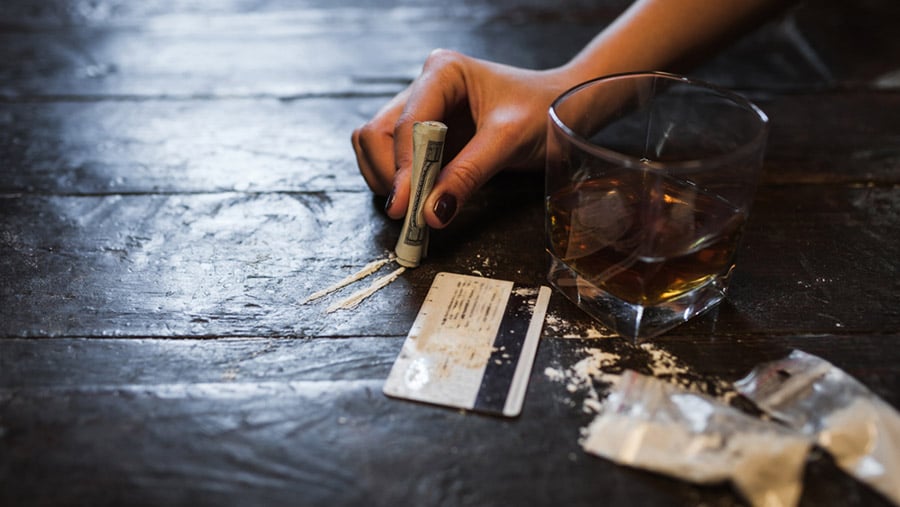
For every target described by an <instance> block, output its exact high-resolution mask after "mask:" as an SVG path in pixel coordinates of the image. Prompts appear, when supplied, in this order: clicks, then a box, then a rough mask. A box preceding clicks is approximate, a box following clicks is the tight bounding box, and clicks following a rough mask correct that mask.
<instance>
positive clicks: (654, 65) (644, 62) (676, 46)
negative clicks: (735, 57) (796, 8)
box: [561, 0, 789, 82]
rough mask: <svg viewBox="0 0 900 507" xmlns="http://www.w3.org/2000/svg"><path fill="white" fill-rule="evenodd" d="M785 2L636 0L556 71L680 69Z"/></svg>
mask: <svg viewBox="0 0 900 507" xmlns="http://www.w3.org/2000/svg"><path fill="white" fill-rule="evenodd" d="M788 3H789V2H788V1H786V0H727V1H720V0H637V1H636V2H635V3H634V4H633V5H632V6H631V7H629V8H628V9H627V10H626V11H625V12H624V13H623V14H622V15H621V16H619V18H618V19H616V21H615V22H613V23H612V24H611V25H610V26H609V27H607V28H606V29H605V30H603V32H601V33H600V34H599V35H598V36H597V37H595V38H594V40H592V41H591V42H590V43H589V44H588V45H587V46H585V48H584V49H583V50H582V51H581V52H579V53H578V54H577V55H576V56H575V57H574V58H573V59H572V60H571V61H570V62H569V63H568V64H566V65H565V66H563V67H562V69H561V70H563V71H564V72H565V73H567V74H569V75H570V76H571V79H572V81H573V82H581V81H584V80H587V79H591V78H593V77H597V76H600V75H605V74H612V73H617V72H626V71H637V70H669V71H683V70H684V69H685V68H686V67H687V66H688V65H690V64H692V63H696V62H697V61H699V60H701V59H703V58H704V57H706V56H707V55H709V54H710V53H711V52H713V51H714V50H715V49H716V48H717V47H718V46H721V45H723V44H725V43H728V42H729V41H731V40H732V39H734V38H736V37H737V36H739V35H741V34H743V33H745V32H746V31H747V30H749V29H751V28H753V27H755V26H756V25H758V24H759V23H761V22H762V21H764V20H765V19H767V18H768V17H770V16H771V15H773V14H774V13H775V12H777V11H778V10H780V9H781V8H783V7H784V6H785V5H787V4H788Z"/></svg>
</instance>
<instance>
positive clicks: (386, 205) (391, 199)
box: [384, 188, 396, 212]
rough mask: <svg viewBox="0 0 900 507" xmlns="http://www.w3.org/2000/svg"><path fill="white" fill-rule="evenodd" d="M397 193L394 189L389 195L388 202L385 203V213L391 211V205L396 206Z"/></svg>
mask: <svg viewBox="0 0 900 507" xmlns="http://www.w3.org/2000/svg"><path fill="white" fill-rule="evenodd" d="M395 191H396V189H394V188H392V189H391V193H390V194H388V197H387V201H385V203H384V211H385V212H387V210H389V209H391V204H394V194H395Z"/></svg>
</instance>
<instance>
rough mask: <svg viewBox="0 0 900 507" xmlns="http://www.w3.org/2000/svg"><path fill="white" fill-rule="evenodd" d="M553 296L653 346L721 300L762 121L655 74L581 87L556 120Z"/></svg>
mask: <svg viewBox="0 0 900 507" xmlns="http://www.w3.org/2000/svg"><path fill="white" fill-rule="evenodd" d="M549 114H550V121H549V123H548V125H549V126H548V134H547V171H546V194H545V205H546V240H547V251H548V252H549V254H550V271H549V274H548V280H549V281H550V283H551V284H552V285H553V286H554V287H555V288H556V289H558V290H559V291H560V292H562V293H563V294H565V295H566V296H567V297H568V298H569V299H571V300H572V301H573V302H574V303H575V304H576V305H578V306H579V307H580V308H582V309H583V310H584V311H586V312H587V313H588V314H590V315H591V316H593V317H594V318H596V319H597V320H598V321H600V322H601V323H603V324H604V325H606V326H607V327H609V328H610V329H612V330H613V331H615V332H616V333H617V334H619V335H620V336H624V337H628V338H631V339H634V340H642V339H646V338H651V337H654V336H657V335H659V334H661V333H664V332H665V331H668V330H670V329H671V328H673V327H675V326H677V325H678V324H680V323H682V322H685V321H687V320H688V319H690V318H692V317H693V316H695V315H699V314H701V313H703V312H705V311H706V310H708V309H710V308H712V307H714V306H715V305H716V304H718V303H719V302H720V301H721V300H722V299H723V298H724V297H725V292H726V289H727V287H728V280H729V277H730V276H731V273H732V270H733V269H734V265H735V252H736V250H737V248H738V244H739V242H740V239H741V233H742V231H743V229H744V224H745V223H746V221H747V217H748V215H749V213H750V206H751V204H752V201H753V196H754V193H755V191H756V186H757V182H758V180H759V176H760V172H761V167H762V158H763V154H764V152H765V143H766V136H767V133H768V118H767V117H766V115H765V113H763V112H762V110H760V109H759V108H758V107H757V106H755V105H754V104H752V103H751V102H749V101H748V100H747V99H745V98H743V97H741V96H740V95H737V94H735V93H732V92H730V91H728V90H724V89H722V88H719V87H716V86H713V85H710V84H706V83H703V82H699V81H695V80H691V79H688V78H686V77H683V76H677V75H673V74H666V73H660V72H643V73H630V74H618V75H613V76H607V77H602V78H598V79H595V80H592V81H588V82H586V83H583V84H581V85H579V86H576V87H575V88H573V89H571V90H569V91H568V92H566V93H564V94H563V95H561V96H560V97H559V98H558V99H557V100H556V101H555V102H554V103H553V105H552V106H551V107H550V111H549Z"/></svg>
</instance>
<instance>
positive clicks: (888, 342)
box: [0, 0, 900, 506]
mask: <svg viewBox="0 0 900 507" xmlns="http://www.w3.org/2000/svg"><path fill="white" fill-rule="evenodd" d="M627 3H628V2H625V1H623V0H616V1H605V2H597V1H594V0H567V1H565V2H558V3H556V4H554V5H553V6H548V5H547V4H546V2H543V1H539V0H503V1H500V2H493V1H492V2H487V1H481V0H471V1H468V2H464V3H452V2H451V3H449V4H447V5H437V4H435V3H434V2H428V1H424V0H404V1H399V0H398V1H392V0H381V1H378V2H372V1H363V0H351V1H347V2H337V3H336V2H330V1H327V0H306V1H304V0H297V1H292V0H262V1H256V2H246V1H243V0H228V1H224V2H214V3H202V2H128V1H120V0H100V1H93V2H83V1H78V0H44V1H41V2H33V1H30V0H9V1H4V2H2V3H0V505H123V504H128V505H186V504H192V505H221V504H240V505H359V504H374V505H410V504H412V505H422V504H424V505H434V504H441V505H545V504H554V505H555V504H559V505H564V504H568V505H596V504H597V503H598V502H600V503H603V504H608V505H635V504H641V505H697V504H707V505H721V506H724V505H741V500H740V499H739V498H737V497H736V496H735V495H734V493H733V492H732V491H731V490H730V489H729V488H727V487H724V486H712V487H698V486H692V485H689V484H686V483H683V482H680V481H676V480H672V479H669V478H665V477H662V476H658V475H654V474H650V473H646V472H641V471H637V470H632V469H628V468H624V467H619V466H616V465H614V464H612V463H610V462H607V461H604V460H601V459H597V458H593V457H591V456H588V455H586V454H584V453H583V451H582V450H581V448H580V446H579V444H578V438H579V436H580V429H581V428H582V427H583V426H584V425H586V424H587V423H588V422H589V421H590V419H591V414H589V413H587V412H585V411H584V410H583V408H582V402H583V401H584V397H585V396H586V393H585V392H584V391H583V390H580V389H574V390H573V389H570V388H568V387H567V386H566V385H565V383H564V382H563V383H561V382H559V381H557V380H555V379H554V378H552V377H551V376H549V375H547V374H546V373H545V370H546V369H548V368H549V369H552V370H565V369H567V368H571V367H572V366H573V365H575V364H576V363H577V362H578V361H579V360H581V359H582V358H584V357H585V356H586V354H588V353H589V351H590V350H592V349H598V348H599V349H601V350H604V351H609V352H614V353H616V354H618V356H619V357H620V359H619V361H618V363H617V364H615V365H611V366H609V369H610V371H609V372H610V373H616V372H620V371H621V370H622V369H624V368H630V369H635V370H638V371H642V372H644V373H648V374H650V373H653V372H652V369H651V363H652V358H651V357H649V354H648V352H647V350H646V349H644V348H641V347H639V346H636V345H634V344H631V343H629V342H626V341H623V340H619V339H614V338H604V339H597V338H593V339H592V338H587V336H592V335H596V334H598V325H596V324H594V323H593V322H592V321H591V320H590V319H588V318H587V317H586V316H585V315H584V314H583V313H582V312H580V311H579V310H578V309H577V308H576V307H574V306H573V305H572V304H570V303H568V302H567V301H566V300H564V299H563V298H562V297H559V296H558V295H557V296H554V297H553V298H552V300H551V304H550V308H549V315H550V317H551V318H550V319H548V321H547V323H546V325H545V328H544V332H543V339H542V342H541V345H540V347H539V350H538V357H537V363H536V366H535V369H534V371H533V373H532V376H531V380H530V384H529V393H528V397H527V398H526V402H525V408H524V412H523V414H522V416H521V417H520V418H518V419H516V420H511V421H508V420H499V419H495V418H487V417H481V416H477V415H472V414H466V413H461V412H458V411H453V410H446V409H441V408H436V407H429V406H425V405H420V404H412V403H403V402H398V401H394V400H390V399H387V398H385V397H384V396H383V395H382V394H381V392H380V390H381V385H382V383H383V381H384V379H385V378H386V376H387V373H388V371H389V369H390V366H391V364H392V362H393V359H394V358H395V356H396V354H397V353H398V351H399V350H400V346H401V345H402V341H403V338H404V337H405V335H406V332H407V331H408V329H409V327H410V325H411V323H412V321H413V319H414V318H415V314H416V312H417V310H418V307H419V305H420V304H421V301H422V298H423V297H424V295H425V293H426V292H427V290H428V287H429V285H430V283H431V280H432V278H433V277H434V275H435V274H436V273H437V272H440V271H452V272H459V273H471V274H482V275H485V276H491V277H497V278H505V279H510V280H515V281H516V282H519V283H524V284H539V283H543V278H544V275H545V271H546V259H545V253H544V251H543V248H544V247H543V240H542V239H541V238H542V235H543V222H542V220H543V215H542V213H543V209H542V187H543V182H542V177H541V175H539V174H533V175H503V176H500V177H498V178H497V179H496V180H495V181H493V182H491V183H490V184H488V185H487V186H486V187H485V188H484V189H483V190H482V191H481V192H480V193H479V194H478V195H476V196H475V197H474V198H473V199H472V200H471V202H470V203H468V205H467V207H466V208H464V209H463V210H462V211H461V214H460V216H459V217H458V219H457V221H456V222H455V223H454V224H453V225H452V226H451V227H450V228H448V229H447V230H444V231H436V232H435V233H434V234H433V237H432V251H431V255H430V256H429V258H428V262H427V263H426V264H425V265H423V266H422V267H420V268H418V269H416V270H413V271H408V272H407V273H405V274H404V275H403V276H402V277H401V278H400V279H399V280H398V281H397V282H395V283H394V284H392V285H390V286H388V287H387V288H385V289H384V290H382V291H381V292H379V293H377V294H376V295H375V296H373V297H372V298H370V299H369V300H367V301H365V302H363V303H362V304H361V306H360V307H359V308H358V309H356V310H354V311H349V312H335V313H330V314H329V313H325V312H324V309H325V308H326V307H327V306H328V304H329V303H331V302H333V301H335V300H336V299H337V298H339V297H341V296H342V295H346V294H347V293H348V292H349V291H346V290H345V291H344V292H342V293H340V294H338V295H335V296H332V297H330V298H328V299H326V300H324V301H319V302H315V303H312V304H309V305H300V304H299V303H300V301H301V300H302V299H303V298H304V297H305V296H306V295H307V294H309V293H311V292H312V291H314V290H316V289H319V288H321V287H323V286H324V285H327V284H330V283H331V282H334V281H336V280H337V279H338V278H341V277H342V276H343V275H344V274H347V273H349V272H351V271H353V270H355V269H357V268H359V267H360V266H362V265H363V264H365V263H366V262H368V261H369V260H371V259H372V258H375V257H379V256H383V255H385V254H386V253H387V252H388V251H390V250H391V249H392V248H393V244H394V242H395V241H396V237H397V234H398V233H399V224H398V223H397V222H394V221H392V220H389V219H387V218H386V217H385V216H384V214H383V213H382V212H381V211H380V210H381V208H382V206H383V200H381V199H379V198H373V197H372V196H371V194H370V193H369V192H368V190H367V189H366V187H365V185H364V182H363V181H362V179H361V178H360V177H359V176H358V174H357V170H356V167H355V162H354V159H353V154H352V151H351V149H350V144H349V134H350V131H351V130H352V128H354V127H355V126H357V125H359V124H360V123H362V122H363V121H365V120H366V119H368V118H369V117H371V116H372V115H373V114H374V113H375V111H377V110H378V108H379V107H381V105H382V104H383V103H384V102H385V101H386V100H387V99H388V98H389V97H390V96H392V95H393V94H394V93H396V92H397V91H399V90H401V89H402V88H403V87H404V86H406V84H407V83H408V82H409V80H411V79H412V78H413V77H414V76H415V75H416V73H417V71H418V69H419V67H420V65H421V62H422V61H423V60H424V58H425V57H426V55H427V54H428V52H429V51H430V50H431V49H432V48H434V47H449V48H453V49H458V50H461V51H464V52H466V53H468V54H472V55H474V56H479V57H484V58H489V59H492V60H498V61H502V62H504V63H509V64H514V65H521V66H526V67H533V68H546V67H549V66H553V65H557V64H559V63H561V62H564V61H565V60H566V59H567V58H568V57H569V56H570V55H571V54H572V53H573V52H575V51H577V50H578V49H579V48H580V47H581V45H582V44H583V43H584V42H585V41H587V40H589V39H590V37H591V36H593V35H594V34H595V33H596V32H597V31H598V30H600V29H601V28H602V27H603V26H605V25H606V24H608V23H609V22H610V21H611V20H612V19H614V17H615V16H616V15H617V14H618V13H619V12H621V10H622V9H623V8H624V7H625V6H626V5H627ZM898 16H900V3H897V2H893V1H891V0H866V1H864V2H854V3H853V4H852V5H849V4H848V3H846V2H840V1H837V0H833V1H832V0H829V1H817V2H808V3H800V4H799V5H798V6H796V7H793V8H791V9H790V10H789V11H788V12H787V13H786V14H785V15H784V16H782V17H780V18H778V19H775V20H773V21H772V22H770V23H768V24H767V25H765V26H763V27H760V28H759V29H757V30H755V31H753V32H752V33H750V34H748V35H747V36H746V37H745V38H743V39H741V40H739V41H738V42H736V43H735V44H734V45H733V46H731V47H729V48H725V49H724V50H723V52H722V53H721V54H720V55H719V56H717V57H715V58H713V59H712V60H711V61H709V62H708V63H706V64H705V65H703V66H701V67H699V68H697V69H694V70H693V71H692V75H695V76H699V77H701V78H704V79H708V80H711V81H714V82H716V83H719V84H722V85H725V86H729V87H733V88H736V89H738V90H740V91H742V92H744V93H746V94H748V95H749V96H750V97H751V98H753V100H755V101H756V102H758V103H759V104H760V105H761V106H762V107H763V109H764V110H765V111H766V112H767V113H768V114H769V116H770V117H771V119H772V124H771V126H772V130H771V136H770V143H769V149H768V153H767V159H766V164H765V175H764V180H763V185H762V187H761V188H760V191H759V193H758V199H757V201H756V203H755V207H754V211H753V214H752V217H751V220H750V222H749V224H748V227H747V231H746V234H745V239H744V244H743V246H742V249H741V251H740V252H739V259H738V262H739V266H738V269H737V270H736V272H735V276H734V279H733V284H732V287H731V292H730V294H729V299H728V300H727V301H726V302H725V303H724V304H722V305H721V306H720V307H719V308H717V309H716V310H714V311H712V312H710V313H709V314H707V315H705V316H703V317H701V318H699V319H697V320H695V321H692V322H690V323H688V324H686V325H684V326H681V327H679V328H677V329H676V330H674V331H672V332H671V333H669V334H668V335H667V336H666V337H664V338H662V339H660V340H658V341H657V342H656V346H657V347H659V348H660V349H662V350H665V351H666V352H667V353H668V354H670V355H671V357H673V358H674V360H676V361H677V362H678V364H679V365H681V366H684V368H685V369H684V370H682V371H683V372H685V373H681V374H680V375H684V376H686V377H687V380H690V381H691V382H692V383H693V384H695V385H697V386H699V387H700V388H701V389H705V390H707V391H708V392H710V393H711V394H717V393H718V394H721V393H720V392H719V391H720V390H721V389H722V386H723V385H727V383H728V382H731V381H733V380H736V379H738V378H740V377H742V376H743V375H745V374H746V373H747V372H748V371H749V370H750V369H751V368H752V367H753V366H755V365H757V364H759V363H761V362H764V361H767V360H772V359H776V358H779V357H782V356H783V355H784V354H786V353H787V352H788V351H790V350H791V349H794V348H799V349H802V350H806V351H808V352H811V353H813V354H817V355H820V356H822V357H824V358H825V359H827V360H829V361H831V362H833V363H834V364H835V365H837V366H839V367H841V368H843V369H845V370H846V371H848V372H849V373H851V374H852V375H854V376H855V377H857V378H858V379H860V381H862V382H863V383H864V384H865V385H866V386H868V387H869V388H870V389H871V390H872V391H873V392H874V393H875V394H877V395H878V396H880V397H882V398H883V399H885V400H886V401H887V402H888V403H891V404H892V405H893V406H894V407H900V389H898V386H900V367H898V366H897V365H898V364H900V356H898V354H900V348H898V347H897V346H896V344H897V343H898V339H900V310H898V308H900V277H898V276H897V274H898V273H897V271H898V265H900V261H898V259H900V238H898V236H897V234H896V231H898V230H900V185H898V183H900V115H897V114H896V111H897V110H898V108H900V78H898V72H900V70H898V66H900V39H898V38H897V37H895V26H894V25H895V24H896V21H895V20H896V19H897V17H898ZM599 334H603V330H602V329H599ZM723 383H726V384H723ZM595 387H596V388H597V389H599V390H600V391H601V393H602V390H603V389H604V386H602V385H597V386H595ZM801 505H867V506H868V505H886V502H885V501H884V499H882V498H880V497H878V496H877V495H875V494H874V493H872V492H871V491H870V490H868V489H867V488H865V487H862V486H860V485H859V484H858V483H856V482H855V481H853V480H851V479H849V478H847V477H846V476H845V475H844V474H841V473H839V472H838V471H837V470H836V468H835V466H834V464H833V463H832V462H831V461H830V460H829V459H828V458H827V457H826V456H824V455H822V454H821V453H818V454H815V455H814V456H812V457H811V459H810V460H809V463H808V464H807V468H806V474H805V489H804V495H803V498H802V500H801Z"/></svg>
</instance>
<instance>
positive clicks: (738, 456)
mask: <svg viewBox="0 0 900 507" xmlns="http://www.w3.org/2000/svg"><path fill="white" fill-rule="evenodd" d="M811 445H812V443H811V442H810V440H809V439H808V438H807V437H805V436H803V435H800V434H799V433H797V432H795V431H792V430H790V429H788V428H784V427H782V426H780V425H777V424H773V423H772V422H767V421H762V420H760V419H757V418H754V417H752V416H749V415H747V414H744V413H743V412H740V411H739V410H737V409H734V408H732V407H730V406H728V405H726V404H724V403H722V402H720V401H718V400H715V399H714V398H711V397H708V396H705V395H703V394H698V393H693V392H689V391H686V390H683V389H681V388H679V387H677V386H675V385H673V384H670V383H667V382H665V381H662V380H659V379H656V378H654V377H648V376H644V375H641V374H639V373H636V372H633V371H626V372H625V373H624V374H623V375H622V376H621V378H620V380H619V382H618V383H617V384H616V385H615V386H614V387H613V388H612V391H611V393H610V394H609V397H608V398H607V399H606V401H605V403H604V406H603V410H602V412H601V413H600V414H599V415H598V416H597V417H596V418H595V419H594V421H593V422H592V423H591V424H590V425H589V426H588V428H587V430H586V434H585V438H584V439H583V440H582V447H583V448H584V450H585V451H587V452H589V453H591V454H595V455H598V456H601V457H604V458H607V459H609V460H612V461H614V462H616V463H619V464H623V465H628V466H632V467H637V468H643V469H647V470H652V471H655V472H659V473H663V474H666V475H670V476H673V477H677V478H681V479H684V480H688V481H691V482H695V483H699V484H713V483H721V482H725V481H730V482H731V483H732V484H733V485H734V487H735V488H736V489H737V490H738V492H739V493H740V494H741V495H742V496H743V497H744V498H746V499H747V501H748V502H750V503H751V504H752V505H754V506H765V507H782V506H793V505H796V503H797V501H798V500H799V498H800V494H801V492H802V479H803V468H804V464H805V460H806V456H807V453H808V452H809V449H810V447H811Z"/></svg>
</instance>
